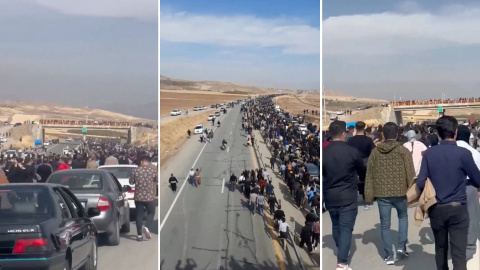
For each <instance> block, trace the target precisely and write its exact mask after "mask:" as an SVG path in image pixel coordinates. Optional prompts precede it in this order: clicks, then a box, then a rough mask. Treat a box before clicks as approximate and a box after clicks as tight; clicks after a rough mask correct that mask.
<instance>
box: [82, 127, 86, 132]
mask: <svg viewBox="0 0 480 270" xmlns="http://www.w3.org/2000/svg"><path fill="white" fill-rule="evenodd" d="M82 133H83V134H85V133H87V127H86V126H83V127H82Z"/></svg>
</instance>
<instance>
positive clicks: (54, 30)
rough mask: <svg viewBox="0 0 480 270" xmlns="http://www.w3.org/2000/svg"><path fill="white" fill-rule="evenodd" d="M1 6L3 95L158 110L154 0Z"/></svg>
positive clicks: (22, 1)
mask: <svg viewBox="0 0 480 270" xmlns="http://www.w3.org/2000/svg"><path fill="white" fill-rule="evenodd" d="M0 6H1V7H2V8H1V9H0V36H1V37H2V38H1V39H0V81H1V82H2V83H1V84H0V96H1V99H2V100H17V101H38V102H49V103H59V104H64V105H73V106H78V107H84V106H89V107H97V108H102V109H107V110H112V111H115V112H120V113H125V114H130V115H135V116H140V117H148V118H151V119H156V118H157V113H158V109H157V108H158V105H157V102H156V100H157V98H158V79H157V77H158V57H157V56H158V20H157V16H158V11H157V10H158V9H157V8H158V4H157V3H156V1H155V0H136V1H135V3H133V2H132V1H130V0H116V1H113V0H104V1H95V0H84V1H74V0H35V1H31V0H15V1H11V0H0ZM152 101H153V102H152Z"/></svg>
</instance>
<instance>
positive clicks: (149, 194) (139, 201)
mask: <svg viewBox="0 0 480 270" xmlns="http://www.w3.org/2000/svg"><path fill="white" fill-rule="evenodd" d="M157 179H158V175H157V171H156V170H154V169H153V168H152V167H151V166H150V158H149V157H148V156H143V157H142V158H141V159H140V167H138V168H136V169H135V170H134V171H133V173H132V176H131V177H130V180H129V182H130V185H135V194H134V198H133V199H134V201H135V208H136V225H137V241H143V236H145V238H147V239H151V238H152V235H151V234H150V231H149V229H148V227H149V226H150V225H151V224H152V223H153V217H154V216H155V207H156V205H155V190H154V189H153V187H154V185H155V183H156V182H157ZM145 211H147V220H146V221H145V224H143V215H144V213H145Z"/></svg>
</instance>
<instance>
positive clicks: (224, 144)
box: [222, 139, 227, 148]
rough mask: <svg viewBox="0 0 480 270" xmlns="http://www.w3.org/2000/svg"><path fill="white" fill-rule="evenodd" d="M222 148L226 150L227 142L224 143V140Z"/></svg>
mask: <svg viewBox="0 0 480 270" xmlns="http://www.w3.org/2000/svg"><path fill="white" fill-rule="evenodd" d="M222 147H223V148H227V141H225V139H223V140H222Z"/></svg>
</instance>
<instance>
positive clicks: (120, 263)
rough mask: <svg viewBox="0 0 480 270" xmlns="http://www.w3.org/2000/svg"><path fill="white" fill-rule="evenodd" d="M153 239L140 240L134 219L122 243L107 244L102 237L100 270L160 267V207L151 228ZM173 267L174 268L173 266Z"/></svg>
mask: <svg viewBox="0 0 480 270" xmlns="http://www.w3.org/2000/svg"><path fill="white" fill-rule="evenodd" d="M150 232H151V233H152V239H151V240H148V241H143V242H138V241H137V240H136V236H137V229H136V226H135V222H134V221H133V222H132V224H131V228H130V233H128V234H122V235H121V237H122V238H121V240H120V245H118V246H107V245H105V242H104V241H103V240H102V239H101V240H100V241H99V244H98V268H97V269H98V270H110V269H116V270H131V269H142V270H154V269H158V241H159V240H158V208H157V210H156V213H155V218H154V221H153V224H152V227H151V228H150ZM172 269H173V268H172Z"/></svg>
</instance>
